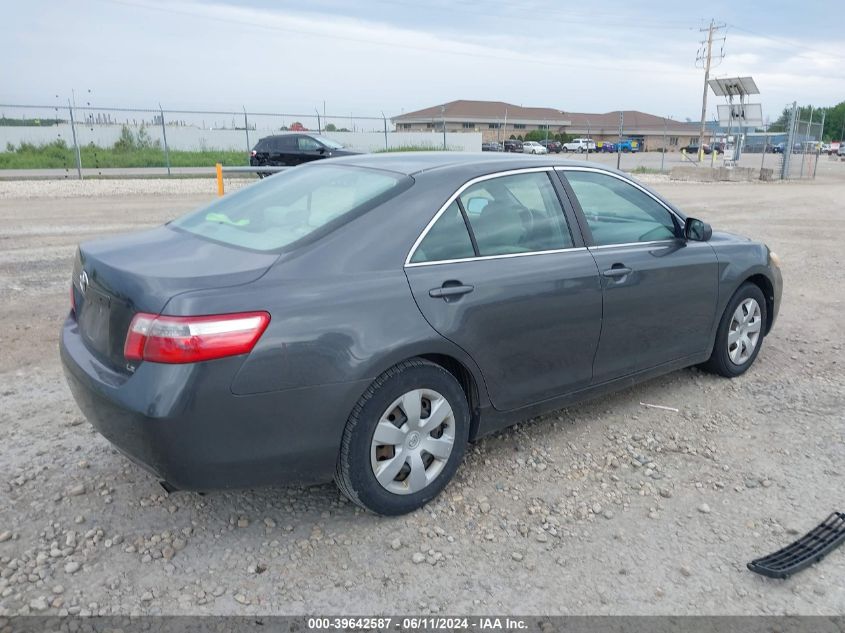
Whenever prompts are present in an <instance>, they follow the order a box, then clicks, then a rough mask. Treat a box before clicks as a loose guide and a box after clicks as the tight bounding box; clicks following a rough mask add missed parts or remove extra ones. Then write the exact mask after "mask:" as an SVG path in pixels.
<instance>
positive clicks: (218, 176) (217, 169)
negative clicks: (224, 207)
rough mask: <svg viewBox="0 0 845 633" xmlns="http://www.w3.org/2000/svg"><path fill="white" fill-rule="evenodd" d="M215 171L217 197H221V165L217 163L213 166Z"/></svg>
mask: <svg viewBox="0 0 845 633" xmlns="http://www.w3.org/2000/svg"><path fill="white" fill-rule="evenodd" d="M214 167H215V168H216V171H217V195H218V196H222V195H223V165H222V164H221V163H217V164H216V165H215V166H214Z"/></svg>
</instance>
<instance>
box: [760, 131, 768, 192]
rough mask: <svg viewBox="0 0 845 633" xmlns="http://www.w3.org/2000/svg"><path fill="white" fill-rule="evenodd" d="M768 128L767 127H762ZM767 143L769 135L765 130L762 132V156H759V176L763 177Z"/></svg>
mask: <svg viewBox="0 0 845 633" xmlns="http://www.w3.org/2000/svg"><path fill="white" fill-rule="evenodd" d="M763 129H766V130H768V128H763ZM768 144H769V135H768V134H767V133H766V132H763V151H762V154H763V156H762V157H761V158H760V178H761V179H762V178H763V169H764V168H765V167H766V147H767V146H768Z"/></svg>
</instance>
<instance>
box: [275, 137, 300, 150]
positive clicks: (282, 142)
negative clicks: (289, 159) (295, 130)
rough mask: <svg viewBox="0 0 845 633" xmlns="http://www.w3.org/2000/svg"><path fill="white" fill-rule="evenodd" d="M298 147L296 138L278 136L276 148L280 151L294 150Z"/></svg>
mask: <svg viewBox="0 0 845 633" xmlns="http://www.w3.org/2000/svg"><path fill="white" fill-rule="evenodd" d="M294 147H296V137H295V136H278V137H276V148H277V149H279V150H285V149H293V148H294Z"/></svg>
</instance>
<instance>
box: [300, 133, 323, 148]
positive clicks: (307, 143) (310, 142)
mask: <svg viewBox="0 0 845 633" xmlns="http://www.w3.org/2000/svg"><path fill="white" fill-rule="evenodd" d="M321 147H322V145H320V144H319V143H318V142H317V141H315V140H314V139H313V138H311V137H310V136H300V137H299V149H301V150H303V151H314V150H316V149H320V148H321Z"/></svg>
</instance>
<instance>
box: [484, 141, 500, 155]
mask: <svg viewBox="0 0 845 633" xmlns="http://www.w3.org/2000/svg"><path fill="white" fill-rule="evenodd" d="M502 150H503V148H502V145H501V143H498V142H496V141H490V142H488V143H482V144H481V151H482V152H501V151H502Z"/></svg>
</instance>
